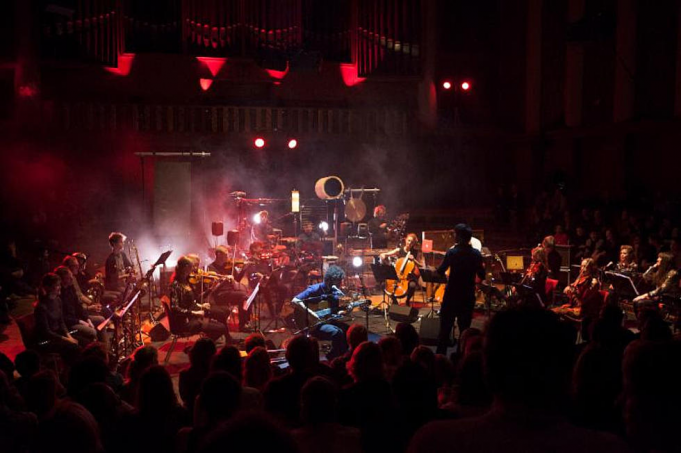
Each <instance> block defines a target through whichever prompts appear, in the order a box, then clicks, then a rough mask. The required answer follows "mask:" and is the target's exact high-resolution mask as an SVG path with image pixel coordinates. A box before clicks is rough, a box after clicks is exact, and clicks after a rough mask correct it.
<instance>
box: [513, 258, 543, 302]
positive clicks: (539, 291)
mask: <svg viewBox="0 0 681 453" xmlns="http://www.w3.org/2000/svg"><path fill="white" fill-rule="evenodd" d="M548 267H549V265H548V260H547V257H546V250H545V249H544V248H543V247H535V248H533V249H532V262H531V263H530V265H529V267H528V268H527V270H526V271H525V275H524V276H523V279H522V280H521V281H520V283H521V284H522V285H526V286H529V287H530V288H532V292H533V293H534V294H536V295H538V296H539V298H540V299H541V301H542V303H544V302H545V299H546V278H547V277H548V275H549V270H548ZM532 297H534V295H533V296H532Z"/></svg>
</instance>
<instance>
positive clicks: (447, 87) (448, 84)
mask: <svg viewBox="0 0 681 453" xmlns="http://www.w3.org/2000/svg"><path fill="white" fill-rule="evenodd" d="M442 88H444V89H445V90H449V89H450V88H452V83H451V82H449V81H446V82H444V83H443V84H442Z"/></svg>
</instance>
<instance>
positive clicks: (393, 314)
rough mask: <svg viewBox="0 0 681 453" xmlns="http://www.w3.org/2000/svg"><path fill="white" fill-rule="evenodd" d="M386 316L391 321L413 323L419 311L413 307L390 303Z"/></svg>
mask: <svg viewBox="0 0 681 453" xmlns="http://www.w3.org/2000/svg"><path fill="white" fill-rule="evenodd" d="M388 316H389V317H390V319H392V320H393V321H397V322H408V323H409V324H413V323H414V322H416V320H417V319H418V317H419V311H418V310H417V309H416V308H414V307H407V306H402V305H391V306H390V309H389V310H388Z"/></svg>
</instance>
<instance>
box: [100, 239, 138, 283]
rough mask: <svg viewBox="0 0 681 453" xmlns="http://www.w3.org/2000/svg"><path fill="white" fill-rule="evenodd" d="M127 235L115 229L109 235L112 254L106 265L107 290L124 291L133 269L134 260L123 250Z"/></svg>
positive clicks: (105, 279)
mask: <svg viewBox="0 0 681 453" xmlns="http://www.w3.org/2000/svg"><path fill="white" fill-rule="evenodd" d="M126 239H127V237H126V236H125V235H124V234H123V233H119V232H117V231H114V232H113V233H111V234H110V235H109V245H110V246H111V254H109V257H108V258H107V259H106V264H105V266H104V288H105V289H106V290H107V291H117V292H121V293H122V292H124V291H125V288H126V286H127V282H126V281H127V279H128V277H129V276H130V274H129V273H130V271H131V269H132V261H130V258H128V255H126V254H125V252H123V248H124V247H125V240H126Z"/></svg>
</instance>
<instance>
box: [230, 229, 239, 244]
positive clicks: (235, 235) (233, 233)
mask: <svg viewBox="0 0 681 453" xmlns="http://www.w3.org/2000/svg"><path fill="white" fill-rule="evenodd" d="M237 242H239V230H229V231H228V232H227V245H230V246H235V245H236V244H237Z"/></svg>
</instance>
